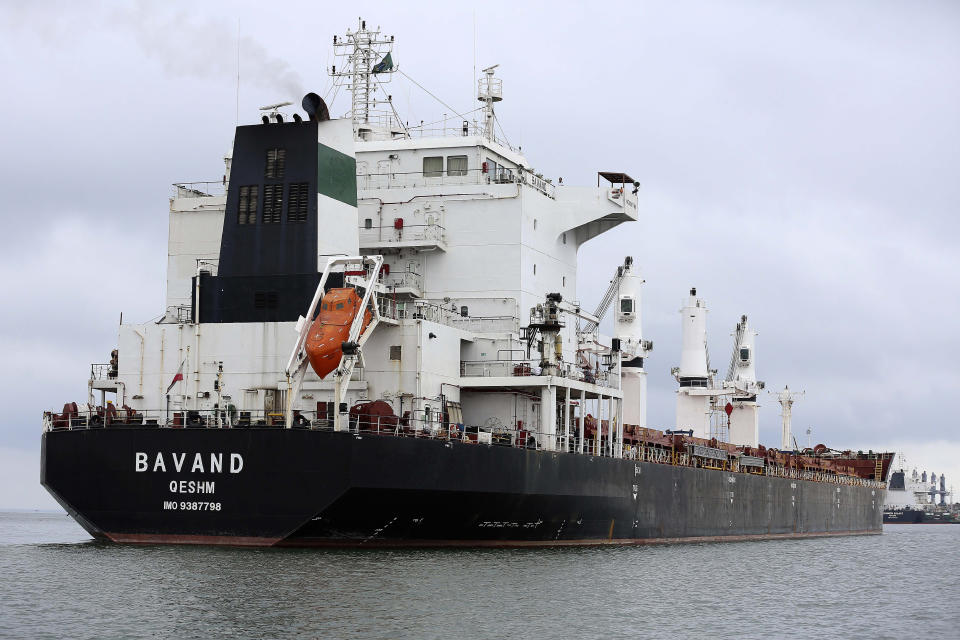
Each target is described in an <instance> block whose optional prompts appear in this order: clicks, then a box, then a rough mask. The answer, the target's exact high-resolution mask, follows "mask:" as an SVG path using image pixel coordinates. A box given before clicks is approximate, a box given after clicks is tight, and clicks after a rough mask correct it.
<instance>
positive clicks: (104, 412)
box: [41, 22, 892, 546]
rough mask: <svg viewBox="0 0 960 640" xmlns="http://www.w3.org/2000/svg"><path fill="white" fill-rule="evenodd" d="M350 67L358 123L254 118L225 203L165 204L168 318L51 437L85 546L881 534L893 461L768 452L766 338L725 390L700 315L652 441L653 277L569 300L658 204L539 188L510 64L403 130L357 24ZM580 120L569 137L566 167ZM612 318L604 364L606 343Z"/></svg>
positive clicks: (132, 340)
mask: <svg viewBox="0 0 960 640" xmlns="http://www.w3.org/2000/svg"><path fill="white" fill-rule="evenodd" d="M333 46H334V50H335V52H336V53H337V54H338V55H339V56H341V57H340V58H338V62H342V64H339V65H334V66H332V67H331V68H330V69H329V71H330V74H331V76H332V78H333V83H334V86H335V87H336V91H340V90H343V92H344V94H343V95H349V97H350V100H351V106H350V110H349V112H348V113H347V114H346V115H345V117H343V118H333V119H331V117H330V114H329V109H328V107H327V105H326V103H325V101H324V100H323V99H321V97H320V96H318V95H316V94H313V93H310V94H307V95H306V96H305V97H304V98H303V100H302V103H301V104H302V107H303V112H304V114H305V115H301V114H299V113H292V114H290V113H289V112H287V113H284V111H283V110H284V108H286V107H288V106H289V105H290V103H288V102H284V103H279V104H274V105H270V106H267V107H264V108H263V113H262V116H261V120H260V123H257V124H252V125H244V126H239V127H237V128H236V132H235V138H234V145H233V152H232V154H231V155H230V156H229V157H228V158H226V171H225V174H224V176H223V178H222V180H217V181H215V182H213V183H190V184H177V185H174V193H173V196H172V197H171V198H170V203H169V240H168V266H167V309H166V312H165V313H164V314H163V315H162V317H161V319H160V320H159V321H157V322H148V323H144V324H122V325H121V326H120V329H119V336H118V346H117V349H115V350H114V351H113V352H112V354H111V358H110V362H109V363H103V364H94V365H92V367H91V375H90V378H89V380H88V381H87V383H86V384H87V391H88V394H87V398H86V401H85V402H82V403H75V402H70V403H67V404H66V405H65V406H64V407H63V409H62V410H59V411H48V412H47V413H45V414H44V420H43V424H44V430H43V435H42V458H41V460H42V467H41V481H42V483H43V485H44V486H45V487H46V488H47V489H48V490H49V491H50V493H51V494H52V495H53V496H54V497H55V498H56V499H57V500H58V501H59V503H60V504H61V505H62V506H63V507H64V508H65V509H66V510H67V511H68V512H69V513H70V514H71V515H72V516H73V517H74V518H75V519H76V520H77V522H79V523H80V524H81V525H82V526H83V527H84V528H85V529H86V530H87V531H88V532H90V534H91V535H92V536H94V537H95V538H98V539H102V540H109V541H114V542H144V543H158V542H159V543H187V544H229V545H348V546H374V545H387V546H398V545H425V546H442V545H473V546H524V545H575V544H645V543H651V542H653V543H658V542H683V541H704V540H742V539H764V538H782V537H785V538H794V537H805V536H822V535H852V534H877V533H880V532H881V531H882V522H881V519H882V510H883V503H884V495H885V492H886V476H887V473H888V471H889V467H890V462H891V459H892V454H890V453H882V452H873V451H865V452H864V451H858V452H854V451H833V450H831V449H828V448H827V447H826V446H823V445H818V446H817V447H813V448H808V449H805V450H803V451H798V450H795V449H796V447H795V445H794V444H791V440H790V437H789V429H785V433H784V439H783V441H782V444H781V447H780V448H779V449H778V448H766V447H764V446H762V445H760V444H759V442H758V416H759V414H758V410H759V404H758V402H757V395H758V393H759V392H760V391H761V390H762V389H763V388H764V385H763V383H762V382H760V381H758V380H757V378H756V371H755V352H754V336H755V335H756V333H755V332H754V331H753V330H752V329H751V328H750V327H749V326H748V324H747V318H746V316H744V317H742V318H741V320H740V322H739V323H738V324H737V327H736V330H735V333H734V336H735V337H734V345H733V351H732V354H731V359H730V367H729V369H728V371H727V375H726V377H725V378H723V379H718V376H717V371H716V370H714V369H712V368H711V366H710V363H709V359H708V357H707V349H706V312H707V309H706V305H705V303H704V301H703V299H702V298H700V297H699V296H698V294H697V291H696V290H695V289H691V290H690V292H689V296H686V298H685V301H684V303H683V305H682V309H681V313H680V319H681V323H682V335H683V349H682V352H681V357H680V365H679V366H678V367H676V368H675V369H674V370H673V374H674V377H675V378H676V380H677V383H678V389H677V421H676V424H675V425H670V426H671V427H673V428H671V429H668V430H657V429H651V428H648V427H647V423H646V414H647V392H646V369H645V367H646V366H647V362H646V360H647V356H648V354H649V353H650V352H651V350H652V348H653V344H652V343H651V342H650V341H649V340H646V339H644V336H643V334H642V330H641V329H642V326H641V301H640V296H641V285H642V284H643V282H644V281H643V279H642V278H641V277H640V274H639V272H638V269H637V267H636V266H635V265H634V262H633V260H632V258H630V257H627V258H626V259H623V260H622V262H621V260H616V261H614V262H611V264H610V269H611V271H612V272H613V278H612V279H611V280H610V281H609V283H608V282H592V283H586V286H587V287H589V288H590V289H591V290H592V291H593V292H595V293H603V295H602V296H601V298H602V300H601V303H600V305H599V306H598V307H597V308H596V309H595V310H592V311H591V310H587V309H585V308H584V307H582V306H581V305H580V303H579V302H578V300H579V295H578V291H577V288H578V281H577V267H578V251H579V249H580V247H581V246H583V245H584V243H586V242H588V241H590V240H591V239H593V238H595V237H597V236H599V235H600V234H603V233H606V232H608V231H611V230H613V229H616V228H617V227H620V225H624V224H630V223H632V222H635V221H636V220H637V219H638V206H637V203H638V195H637V194H638V190H639V186H640V185H639V182H638V181H635V180H634V179H633V178H632V177H630V176H629V175H628V174H627V173H626V172H623V171H598V173H597V175H596V184H595V185H594V184H587V185H585V186H573V185H571V184H569V181H568V183H564V182H563V181H562V179H560V180H557V181H554V180H551V179H549V178H546V177H544V175H543V174H542V173H541V172H540V171H537V170H535V169H533V168H532V166H531V163H530V162H529V161H528V160H527V157H526V156H525V155H524V153H523V152H521V150H520V149H519V148H515V147H513V146H511V145H510V144H509V143H508V142H507V141H506V140H504V138H503V136H502V129H500V127H499V123H498V120H497V118H496V114H495V105H497V104H498V103H499V102H500V101H501V100H502V99H503V90H502V84H501V80H500V79H499V78H497V77H496V75H495V68H496V67H495V66H492V67H489V68H487V69H484V70H483V74H482V76H481V77H480V79H479V83H478V92H477V98H478V99H479V102H480V107H479V109H477V110H475V111H476V112H478V114H477V116H479V117H478V118H477V116H471V115H469V114H473V113H474V111H470V112H468V113H467V114H463V115H458V116H457V117H456V119H451V118H449V117H445V118H444V119H443V120H438V121H437V122H435V123H432V124H431V123H427V124H424V123H423V122H422V121H420V124H419V125H417V124H415V125H413V126H411V125H410V124H409V122H407V121H403V120H401V119H400V118H399V117H398V116H397V113H396V110H395V105H394V101H393V100H392V96H391V94H390V92H389V91H388V90H387V87H386V84H387V82H388V81H389V80H390V78H391V76H392V75H393V74H394V73H395V72H397V70H398V69H397V67H396V65H395V63H394V58H393V55H394V51H393V46H394V38H393V37H392V36H390V37H388V36H385V35H383V34H382V33H381V32H380V31H379V28H378V29H368V28H367V25H366V23H365V22H361V23H360V24H359V28H358V29H356V30H355V31H348V32H347V34H346V36H345V37H334V39H333ZM618 77H619V76H618ZM626 81H629V80H628V79H626V78H623V77H620V79H619V80H617V81H616V82H626ZM559 98H560V96H558V100H557V102H556V107H557V108H562V101H561V100H560V99H559ZM590 122H591V119H590V118H589V117H587V118H572V119H570V120H569V122H568V123H567V125H566V127H565V130H563V131H557V132H556V134H557V136H558V137H560V138H561V142H562V143H563V144H565V145H567V146H573V145H576V144H577V142H578V140H581V139H583V136H589V135H590V133H589V132H588V131H586V130H579V129H581V128H584V127H588V126H589V125H590ZM607 144H617V141H616V140H610V141H608V142H607ZM590 182H592V180H591V181H590ZM704 268H709V266H707V265H704ZM604 287H606V289H605V292H604ZM109 300H110V299H109V298H108V299H106V301H101V304H109V303H110V302H109ZM608 311H612V312H613V313H612V316H613V333H614V335H613V336H604V335H602V334H601V333H600V332H599V325H600V322H601V320H602V319H603V318H604V316H605V314H606V313H607V312H608ZM791 393H792V392H790V391H789V390H785V391H784V392H783V393H782V394H781V396H780V401H781V403H782V404H783V405H784V411H785V413H784V415H785V424H788V422H786V420H787V417H788V415H789V404H790V402H791V397H792V396H791Z"/></svg>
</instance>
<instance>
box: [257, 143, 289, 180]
mask: <svg viewBox="0 0 960 640" xmlns="http://www.w3.org/2000/svg"><path fill="white" fill-rule="evenodd" d="M286 164H287V150H286V149H267V169H266V171H264V174H263V175H264V177H265V178H273V179H281V178H283V174H284V171H285V169H286Z"/></svg>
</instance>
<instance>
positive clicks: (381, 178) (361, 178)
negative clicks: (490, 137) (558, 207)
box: [357, 166, 556, 198]
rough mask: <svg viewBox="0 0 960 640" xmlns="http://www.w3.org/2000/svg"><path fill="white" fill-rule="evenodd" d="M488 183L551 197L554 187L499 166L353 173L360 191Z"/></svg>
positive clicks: (537, 176)
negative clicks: (526, 187) (524, 188)
mask: <svg viewBox="0 0 960 640" xmlns="http://www.w3.org/2000/svg"><path fill="white" fill-rule="evenodd" d="M491 184H492V185H497V184H525V185H529V186H530V187H533V188H534V189H536V190H537V191H539V192H541V193H543V194H544V195H546V196H549V197H551V198H553V197H555V196H556V187H555V186H554V184H553V182H552V181H551V180H550V179H548V178H544V177H543V176H542V175H540V174H536V173H530V172H529V171H514V170H513V169H509V168H506V167H499V166H498V167H497V168H496V169H492V168H488V169H482V168H481V169H449V168H448V169H446V170H438V171H387V172H382V173H373V172H369V173H358V174H357V188H358V189H360V190H364V189H409V188H418V187H444V186H463V185H474V186H475V185H491Z"/></svg>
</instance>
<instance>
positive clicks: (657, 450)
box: [43, 405, 886, 489]
mask: <svg viewBox="0 0 960 640" xmlns="http://www.w3.org/2000/svg"><path fill="white" fill-rule="evenodd" d="M78 408H79V410H78V411H76V412H74V413H72V414H66V413H64V414H60V413H56V412H53V411H48V412H45V413H44V414H43V430H44V431H62V430H87V429H104V428H106V429H111V428H127V429H131V428H139V429H242V428H275V429H283V428H284V424H285V423H284V414H283V412H282V411H275V410H267V409H265V410H250V411H247V410H238V409H236V408H234V407H229V406H228V407H227V408H225V409H206V410H181V409H171V410H164V411H133V410H129V411H128V410H124V409H119V410H117V409H115V408H111V409H108V410H105V409H104V408H103V407H93V406H91V405H78ZM333 424H334V420H333V416H331V415H328V414H327V413H325V412H316V411H295V412H294V424H293V427H294V428H297V429H311V430H317V431H332V430H333V428H334V427H333ZM344 424H345V425H346V429H347V430H349V432H351V433H354V434H357V435H377V436H393V437H401V438H427V439H433V440H442V441H447V442H451V441H456V442H464V443H472V444H480V445H492V446H505V447H513V448H518V449H534V450H549V451H556V452H567V453H571V454H581V455H588V456H593V457H617V458H623V459H626V460H635V461H638V462H649V463H655V464H663V465H671V466H688V467H701V468H705V469H713V470H724V471H728V472H737V473H748V474H756V473H757V471H758V469H756V468H754V467H752V466H749V465H743V466H741V465H739V464H738V462H737V457H736V456H734V455H731V456H729V457H728V459H727V460H726V461H719V462H718V461H716V460H706V459H704V458H702V457H701V456H697V455H694V454H691V453H689V452H687V451H680V450H673V449H671V448H670V447H668V446H664V445H662V444H658V443H650V442H637V441H624V442H622V443H620V442H619V441H617V440H616V439H614V441H613V442H612V443H611V442H610V439H609V437H608V435H607V433H606V431H603V432H601V433H600V434H599V437H598V435H597V433H596V432H594V433H593V435H590V434H589V433H588V434H585V436H584V437H583V438H582V442H581V436H580V433H579V431H578V429H577V428H576V427H575V426H574V425H571V429H570V431H569V433H566V434H565V433H563V432H562V431H560V432H558V433H546V432H541V431H537V430H531V429H511V428H508V427H503V426H496V427H488V426H472V425H466V424H464V423H455V422H451V421H449V420H447V419H445V417H444V416H443V414H442V413H441V412H440V411H437V410H434V411H427V410H418V411H415V412H413V414H412V415H405V416H404V417H398V416H357V415H346V416H344ZM611 444H612V446H611ZM620 444H622V447H621V446H619V445H620ZM759 471H760V474H761V475H768V476H774V477H783V478H796V479H799V480H808V481H812V482H820V483H832V484H838V485H849V486H861V487H868V488H878V489H882V488H885V487H886V483H885V482H881V481H878V480H874V479H871V478H861V477H859V476H849V475H843V474H834V473H828V472H823V471H809V470H807V471H798V472H796V473H792V471H795V470H790V469H785V468H783V467H781V466H779V465H771V464H768V465H765V466H764V467H762V468H760V469H759Z"/></svg>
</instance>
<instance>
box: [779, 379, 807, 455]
mask: <svg viewBox="0 0 960 640" xmlns="http://www.w3.org/2000/svg"><path fill="white" fill-rule="evenodd" d="M771 393H772V392H771ZM804 394H806V391H790V387H789V386H785V387H784V388H783V391H780V392H778V393H777V394H776V396H777V402H779V403H780V406H781V407H782V411H781V413H780V415H781V416H782V417H783V437H782V439H781V441H780V449H781V450H783V451H791V450H792V449H793V433H792V432H791V425H790V423H791V420H792V417H793V403H794V402H796V401H797V400H798V399H799V398H802V397H803V396H804Z"/></svg>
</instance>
